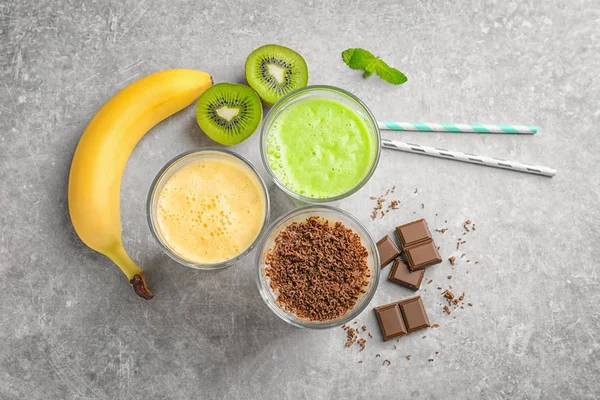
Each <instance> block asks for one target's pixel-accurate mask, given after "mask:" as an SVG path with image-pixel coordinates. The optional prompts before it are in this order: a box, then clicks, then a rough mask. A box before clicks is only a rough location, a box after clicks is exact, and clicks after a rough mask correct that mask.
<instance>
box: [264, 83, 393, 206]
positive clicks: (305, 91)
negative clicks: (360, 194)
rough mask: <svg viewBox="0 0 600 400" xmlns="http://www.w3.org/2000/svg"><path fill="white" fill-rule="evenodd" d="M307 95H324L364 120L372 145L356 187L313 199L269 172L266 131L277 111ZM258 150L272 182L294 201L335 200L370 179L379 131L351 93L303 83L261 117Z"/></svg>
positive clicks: (377, 147) (378, 141)
mask: <svg viewBox="0 0 600 400" xmlns="http://www.w3.org/2000/svg"><path fill="white" fill-rule="evenodd" d="M309 98H325V99H330V100H334V101H336V102H339V103H341V104H343V105H345V106H346V107H348V108H350V109H351V110H352V111H354V112H355V113H356V115H358V116H360V118H361V119H362V120H363V121H364V123H365V126H366V127H367V128H368V130H369V134H370V135H372V136H371V139H372V142H373V143H374V146H372V147H373V148H372V149H371V154H369V157H371V160H372V161H371V165H370V168H369V170H368V172H367V173H366V174H365V175H364V177H363V178H362V180H361V181H360V182H358V183H357V184H356V186H354V187H352V188H351V189H350V190H348V191H346V192H345V193H341V194H338V195H336V196H333V197H327V198H315V197H308V196H305V195H303V194H300V193H296V192H294V191H293V190H291V189H290V188H288V187H287V186H286V185H285V184H284V183H283V182H282V181H281V180H280V179H279V178H278V177H277V174H276V173H275V172H274V171H273V168H272V167H271V165H270V164H269V160H268V157H267V145H268V138H269V134H270V130H271V128H272V127H273V124H274V123H275V121H277V119H278V118H279V117H280V115H281V113H282V112H284V111H285V110H286V109H288V107H290V106H293V105H294V104H296V103H297V102H299V101H302V100H305V99H309ZM260 150H261V157H262V160H263V163H264V165H265V169H266V170H267V172H268V173H269V175H270V176H271V178H272V179H273V181H274V182H275V184H276V185H277V186H278V187H279V188H280V189H281V190H283V191H284V192H285V193H287V194H288V195H289V196H291V197H293V198H294V199H296V200H300V201H301V202H303V203H327V202H332V201H337V200H340V199H343V198H345V197H348V196H350V195H351V194H353V193H355V192H356V191H358V190H359V189H360V188H361V187H363V186H364V184H365V183H367V181H368V180H369V179H370V178H371V176H372V175H373V173H374V172H375V169H376V168H377V164H378V162H379V156H380V153H381V135H380V132H379V127H378V125H377V120H376V119H375V117H374V116H373V114H372V113H371V111H370V110H369V108H368V107H367V106H366V105H365V104H364V103H363V102H362V101H361V100H360V99H359V98H358V97H356V96H354V95H353V94H352V93H349V92H347V91H345V90H343V89H340V88H337V87H334V86H325V85H319V86H307V87H304V88H301V89H297V90H295V91H293V92H291V93H289V94H288V95H286V96H284V97H283V98H281V99H280V100H279V101H278V102H277V103H275V105H274V106H273V107H272V108H271V110H269V112H268V114H267V116H266V117H265V120H264V122H263V124H262V128H261V132H260Z"/></svg>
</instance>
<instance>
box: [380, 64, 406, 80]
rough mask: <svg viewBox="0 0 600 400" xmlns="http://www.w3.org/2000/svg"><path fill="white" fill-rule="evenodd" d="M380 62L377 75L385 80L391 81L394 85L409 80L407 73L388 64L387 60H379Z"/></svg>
mask: <svg viewBox="0 0 600 400" xmlns="http://www.w3.org/2000/svg"><path fill="white" fill-rule="evenodd" d="M379 61H380V62H379V63H378V65H377V70H376V71H375V72H377V75H379V77H380V78H381V79H383V80H384V81H386V82H388V83H391V84H393V85H401V84H403V83H404V82H406V81H407V80H408V78H407V77H406V75H404V74H403V73H402V72H400V71H398V70H397V69H396V68H392V67H390V66H389V65H387V64H386V63H385V62H383V61H381V60H379Z"/></svg>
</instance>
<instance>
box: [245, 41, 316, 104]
mask: <svg viewBox="0 0 600 400" xmlns="http://www.w3.org/2000/svg"><path fill="white" fill-rule="evenodd" d="M246 80H247V81H248V84H249V85H250V87H252V89H254V90H256V92H257V93H258V95H259V96H260V97H261V98H262V99H263V101H264V102H265V103H267V104H269V105H272V104H274V103H275V102H277V100H279V99H280V98H282V97H283V96H285V95H286V94H288V93H289V92H291V91H293V90H296V89H298V88H301V87H304V86H306V84H307V83H308V67H307V66H306V61H304V58H302V56H301V55H300V54H298V53H296V52H295V51H294V50H292V49H288V48H287V47H283V46H279V45H276V44H268V45H265V46H262V47H259V48H258V49H256V50H254V51H253V52H252V53H250V55H249V56H248V58H247V59H246Z"/></svg>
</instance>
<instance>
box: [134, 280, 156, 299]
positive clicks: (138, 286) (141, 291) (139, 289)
mask: <svg viewBox="0 0 600 400" xmlns="http://www.w3.org/2000/svg"><path fill="white" fill-rule="evenodd" d="M129 283H131V284H132V285H133V290H134V291H135V293H136V294H137V295H138V296H140V297H142V298H144V299H146V300H150V299H151V298H152V297H154V295H153V294H152V292H151V291H150V289H148V286H146V281H145V280H144V277H143V276H142V275H140V274H136V275H134V277H133V279H132V280H131V281H129Z"/></svg>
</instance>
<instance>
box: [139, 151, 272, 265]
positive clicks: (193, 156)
mask: <svg viewBox="0 0 600 400" xmlns="http://www.w3.org/2000/svg"><path fill="white" fill-rule="evenodd" d="M207 157H212V158H215V157H219V158H224V159H229V160H233V161H234V162H238V163H239V164H240V165H242V166H245V167H247V168H248V170H249V171H250V172H251V173H252V174H253V175H255V176H256V179H257V181H258V182H259V183H260V186H261V187H262V191H263V193H264V198H265V210H264V219H263V221H262V227H261V230H260V232H259V234H258V235H257V236H256V238H255V239H254V241H253V242H252V243H251V244H250V246H249V247H248V248H246V249H245V250H243V251H242V252H241V253H239V254H238V255H236V256H235V257H233V258H230V259H228V260H224V261H221V262H216V263H212V264H198V263H194V262H192V261H190V260H186V259H185V258H183V257H182V256H181V255H180V254H177V252H175V251H174V250H173V249H172V248H171V247H170V246H169V244H168V243H167V242H166V240H165V239H164V238H163V235H162V234H161V232H160V228H159V227H158V224H157V217H156V215H157V210H158V198H159V195H160V192H161V190H162V188H163V186H164V185H165V183H166V182H167V181H168V180H169V178H170V177H171V176H172V175H173V174H174V173H175V172H176V171H177V170H178V169H179V168H181V167H183V166H184V165H186V164H188V163H190V162H193V161H196V160H199V159H202V158H207ZM269 212H270V204H269V193H268V192H267V187H266V185H265V182H264V181H263V180H262V178H261V177H260V175H259V174H258V172H257V171H256V169H255V168H254V167H253V166H252V164H251V163H250V162H249V161H248V160H246V159H245V158H243V157H242V156H240V155H239V154H237V153H234V152H233V151H229V150H226V149H220V148H203V149H200V150H192V151H188V152H185V153H183V154H180V155H178V156H176V157H175V158H173V159H172V160H171V161H169V162H168V163H167V164H166V165H165V166H164V167H163V168H162V169H161V170H160V171H159V173H158V174H157V175H156V178H154V181H153V182H152V185H151V186H150V192H149V193H148V201H147V203H146V213H147V216H148V225H149V226H150V231H151V232H152V235H153V236H154V238H155V239H156V241H157V242H158V244H159V245H160V247H161V248H162V250H163V251H164V252H165V253H166V254H167V255H168V256H169V257H171V258H172V259H173V260H175V261H177V262H178V263H179V264H182V265H185V266H187V267H190V268H195V269H203V270H212V269H219V268H225V267H229V266H231V265H233V264H235V263H236V262H238V261H239V260H241V259H242V258H244V257H245V256H246V255H248V253H250V251H252V249H253V248H254V247H255V246H256V244H257V243H258V242H259V241H260V239H261V237H262V235H263V233H264V232H265V228H266V226H267V223H268V219H269Z"/></svg>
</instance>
